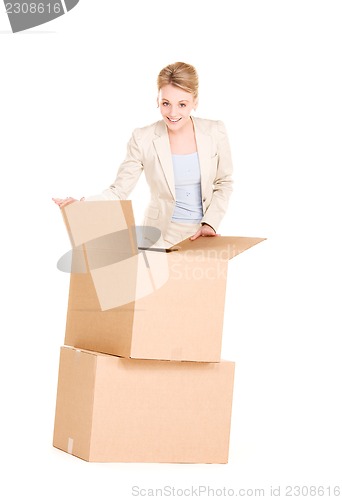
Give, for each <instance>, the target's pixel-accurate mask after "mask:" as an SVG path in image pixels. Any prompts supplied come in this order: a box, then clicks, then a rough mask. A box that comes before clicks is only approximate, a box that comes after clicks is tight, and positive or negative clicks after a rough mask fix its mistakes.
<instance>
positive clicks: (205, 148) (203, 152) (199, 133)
mask: <svg viewBox="0 0 342 500" xmlns="http://www.w3.org/2000/svg"><path fill="white" fill-rule="evenodd" d="M192 122H193V124H194V130H195V136H196V144H197V153H198V159H199V164H200V170H201V188H202V198H203V195H204V189H205V186H206V185H207V181H208V178H209V174H210V168H211V155H212V152H211V149H212V139H211V136H210V134H209V133H208V132H207V131H206V130H203V128H202V127H201V123H200V122H199V120H198V118H195V117H192Z"/></svg>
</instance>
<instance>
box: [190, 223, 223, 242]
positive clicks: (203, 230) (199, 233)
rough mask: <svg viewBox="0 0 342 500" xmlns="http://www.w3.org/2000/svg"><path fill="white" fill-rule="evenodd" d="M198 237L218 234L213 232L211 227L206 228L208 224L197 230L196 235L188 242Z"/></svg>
mask: <svg viewBox="0 0 342 500" xmlns="http://www.w3.org/2000/svg"><path fill="white" fill-rule="evenodd" d="M200 236H218V234H216V232H215V230H214V229H213V228H212V227H211V226H208V224H203V226H201V227H200V228H199V230H198V231H197V233H195V234H194V235H193V236H191V237H190V240H192V241H193V240H196V239H197V238H199V237H200Z"/></svg>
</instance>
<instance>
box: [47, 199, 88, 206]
mask: <svg viewBox="0 0 342 500" xmlns="http://www.w3.org/2000/svg"><path fill="white" fill-rule="evenodd" d="M52 199H53V201H54V202H55V203H56V205H58V206H59V208H64V207H66V206H67V205H70V203H74V201H83V200H84V197H83V198H81V199H80V200H76V199H75V198H72V197H71V196H68V197H67V198H52Z"/></svg>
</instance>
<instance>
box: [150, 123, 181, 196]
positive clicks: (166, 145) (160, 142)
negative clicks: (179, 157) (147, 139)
mask: <svg viewBox="0 0 342 500" xmlns="http://www.w3.org/2000/svg"><path fill="white" fill-rule="evenodd" d="M156 134H157V135H158V137H156V138H155V139H154V140H153V142H154V146H155V148H156V151H157V154H158V158H159V161H160V164H161V167H162V169H163V171H164V175H165V178H166V182H167V184H168V186H169V189H170V191H171V194H172V196H173V198H174V199H176V190H175V180H174V174H173V164H172V156H171V148H170V141H169V136H168V133H167V127H166V124H165V123H164V122H162V121H159V122H158V124H157V127H156Z"/></svg>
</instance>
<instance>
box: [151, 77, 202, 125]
mask: <svg viewBox="0 0 342 500" xmlns="http://www.w3.org/2000/svg"><path fill="white" fill-rule="evenodd" d="M196 104H197V102H196V100H195V99H194V96H193V94H191V93H190V92H186V91H185V90H182V89H180V88H178V87H175V86H174V85H172V84H171V83H169V84H168V85H164V87H162V88H161V89H160V91H159V96H158V106H159V109H160V112H161V115H162V117H163V120H164V122H165V123H166V125H167V126H168V128H169V130H170V131H175V132H176V131H178V130H180V129H181V128H183V127H184V125H186V124H187V123H188V122H189V119H190V113H191V111H192V110H193V109H194V108H196Z"/></svg>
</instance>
